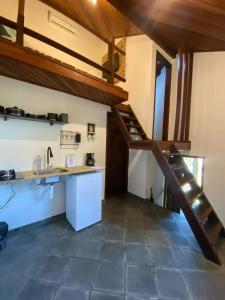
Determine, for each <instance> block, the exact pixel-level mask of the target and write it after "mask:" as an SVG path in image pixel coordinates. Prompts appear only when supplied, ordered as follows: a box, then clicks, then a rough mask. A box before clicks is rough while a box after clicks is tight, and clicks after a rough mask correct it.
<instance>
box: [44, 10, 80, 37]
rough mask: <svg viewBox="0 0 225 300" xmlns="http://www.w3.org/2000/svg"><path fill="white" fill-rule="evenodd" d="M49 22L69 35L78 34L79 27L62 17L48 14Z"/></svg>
mask: <svg viewBox="0 0 225 300" xmlns="http://www.w3.org/2000/svg"><path fill="white" fill-rule="evenodd" d="M48 22H49V23H50V24H53V25H55V26H57V27H58V28H60V29H63V30H64V31H66V32H68V33H71V34H73V35H75V34H77V27H76V26H75V25H73V24H71V23H69V22H67V21H65V20H63V19H61V18H60V17H58V16H56V15H55V14H54V13H52V12H51V11H49V12H48Z"/></svg>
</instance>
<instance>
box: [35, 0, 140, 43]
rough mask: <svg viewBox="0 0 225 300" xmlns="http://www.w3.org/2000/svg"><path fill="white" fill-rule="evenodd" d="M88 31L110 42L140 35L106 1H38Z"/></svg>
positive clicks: (134, 27)
mask: <svg viewBox="0 0 225 300" xmlns="http://www.w3.org/2000/svg"><path fill="white" fill-rule="evenodd" d="M40 1H41V2H43V3H45V4H47V5H48V6H50V7H52V8H54V9H56V10H57V11H59V12H61V13H62V14H64V15H66V16H67V17H69V18H70V19H72V20H74V21H75V22H77V23H78V24H80V25H83V26H84V27H85V28H87V29H88V30H89V31H91V32H93V33H95V34H97V35H99V36H101V37H103V38H104V39H106V40H108V41H111V40H112V37H115V38H118V37H124V36H131V35H137V34H142V33H143V32H142V31H141V30H140V29H139V28H138V27H137V26H135V25H134V24H133V23H132V22H131V21H130V20H129V19H128V18H127V17H125V16H124V15H123V14H121V13H120V12H119V11H118V10H117V9H116V8H115V7H114V6H112V5H111V4H110V3H109V2H107V1H106V0H97V2H96V4H95V5H93V3H92V1H91V0H40Z"/></svg>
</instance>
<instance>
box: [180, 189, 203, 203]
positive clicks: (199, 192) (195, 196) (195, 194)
mask: <svg viewBox="0 0 225 300" xmlns="http://www.w3.org/2000/svg"><path fill="white" fill-rule="evenodd" d="M184 194H185V195H186V198H187V199H188V202H189V204H190V205H192V204H193V202H194V200H196V199H198V198H200V197H201V196H202V195H203V193H202V190H196V191H194V192H193V191H192V193H191V194H190V193H185V192H184Z"/></svg>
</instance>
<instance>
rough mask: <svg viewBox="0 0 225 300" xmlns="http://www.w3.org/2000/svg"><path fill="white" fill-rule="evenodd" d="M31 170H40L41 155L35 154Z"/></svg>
mask: <svg viewBox="0 0 225 300" xmlns="http://www.w3.org/2000/svg"><path fill="white" fill-rule="evenodd" d="M33 170H34V171H35V172H38V171H40V170H41V156H40V155H37V156H35V158H34V161H33Z"/></svg>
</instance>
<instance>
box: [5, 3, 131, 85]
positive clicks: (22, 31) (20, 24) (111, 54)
mask: <svg viewBox="0 0 225 300" xmlns="http://www.w3.org/2000/svg"><path fill="white" fill-rule="evenodd" d="M24 6H25V0H19V6H18V17H17V23H16V22H13V21H11V20H9V19H6V18H4V17H2V16H0V24H2V25H5V26H7V27H10V28H12V29H14V30H16V43H17V44H18V45H20V46H24V35H28V36H30V37H32V38H35V39H37V40H39V41H40V42H43V43H46V44H48V45H49V46H52V47H54V48H56V49H58V50H60V51H62V52H64V53H66V54H68V55H70V56H72V57H74V58H76V59H78V60H80V61H82V62H84V63H86V64H88V65H90V66H91V67H93V68H95V69H97V70H100V71H102V72H103V73H105V74H107V75H108V76H107V82H108V83H111V84H114V82H115V79H118V80H119V81H122V82H125V81H126V79H125V78H124V77H122V76H120V75H118V74H116V73H115V68H114V66H115V51H117V52H119V53H120V54H121V55H126V53H125V52H124V51H123V50H122V49H120V48H119V47H117V46H116V45H115V39H113V40H112V41H111V42H110V41H108V40H106V39H105V38H103V37H100V36H99V35H98V38H100V39H101V40H102V41H103V42H105V43H107V44H108V66H109V67H104V66H102V65H100V64H98V63H96V62H95V61H93V60H91V59H89V58H87V57H85V56H83V55H82V54H79V53H78V52H76V51H74V50H71V49H69V48H67V47H65V46H63V45H61V44H59V43H57V42H56V41H54V40H52V39H50V38H48V37H46V36H44V35H42V34H40V33H38V32H36V31H34V30H31V29H29V28H27V27H25V26H24ZM92 33H93V32H92Z"/></svg>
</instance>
